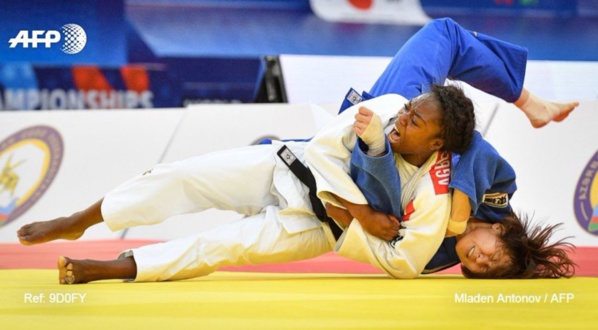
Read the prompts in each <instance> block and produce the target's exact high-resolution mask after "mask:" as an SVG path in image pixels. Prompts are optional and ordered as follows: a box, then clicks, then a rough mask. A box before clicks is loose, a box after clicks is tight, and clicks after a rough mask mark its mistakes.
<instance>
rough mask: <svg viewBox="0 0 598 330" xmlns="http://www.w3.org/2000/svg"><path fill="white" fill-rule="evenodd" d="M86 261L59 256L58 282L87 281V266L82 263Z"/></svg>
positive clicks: (75, 282) (74, 282)
mask: <svg viewBox="0 0 598 330" xmlns="http://www.w3.org/2000/svg"><path fill="white" fill-rule="evenodd" d="M82 263H83V264H84V263H85V261H82V260H72V259H69V258H67V257H62V256H61V257H58V262H57V267H58V282H59V283H60V284H81V283H87V282H89V280H88V279H87V278H86V272H85V270H84V269H85V267H82V265H81V264H82Z"/></svg>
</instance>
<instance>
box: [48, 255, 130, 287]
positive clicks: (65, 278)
mask: <svg viewBox="0 0 598 330" xmlns="http://www.w3.org/2000/svg"><path fill="white" fill-rule="evenodd" d="M57 267H58V282H59V283H60V284H82V283H87V282H92V281H99V280H114V279H119V280H126V279H134V278H135V277H136V276H137V264H136V263H135V259H133V257H126V258H121V259H115V260H107V261H101V260H90V259H85V260H74V259H70V258H67V257H59V258H58V263H57Z"/></svg>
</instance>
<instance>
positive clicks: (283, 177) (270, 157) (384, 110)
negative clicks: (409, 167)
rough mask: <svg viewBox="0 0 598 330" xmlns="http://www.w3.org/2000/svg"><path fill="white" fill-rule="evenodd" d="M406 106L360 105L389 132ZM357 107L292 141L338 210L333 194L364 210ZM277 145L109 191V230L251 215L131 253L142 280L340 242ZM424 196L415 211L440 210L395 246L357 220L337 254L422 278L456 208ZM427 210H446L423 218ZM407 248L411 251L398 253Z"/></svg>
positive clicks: (392, 98)
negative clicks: (357, 176)
mask: <svg viewBox="0 0 598 330" xmlns="http://www.w3.org/2000/svg"><path fill="white" fill-rule="evenodd" d="M405 102H406V100H405V99H404V98H403V97H401V96H398V95H385V96H381V97H379V98H376V99H373V100H370V101H366V102H363V103H361V104H360V105H365V106H368V107H370V108H371V109H372V110H374V111H376V112H377V113H378V114H379V115H380V117H381V118H382V120H383V123H389V124H390V123H391V121H392V120H391V118H392V117H394V116H396V115H397V113H398V110H399V109H400V108H401V107H402V106H403V104H404V103H405ZM357 109H358V107H353V108H350V109H347V110H346V111H345V112H344V113H343V114H342V115H340V116H339V117H338V118H336V119H334V121H333V123H331V124H330V125H329V126H327V127H325V128H324V130H322V132H320V133H318V134H317V135H316V136H315V137H314V139H313V140H312V141H311V142H309V143H305V142H289V143H285V144H286V145H287V146H288V147H289V148H290V149H291V151H292V152H293V153H294V154H295V155H296V156H297V157H298V158H299V159H300V160H302V161H303V160H304V158H306V159H307V164H308V166H309V167H310V169H311V170H312V172H313V173H314V176H315V177H316V180H317V184H318V189H319V191H320V194H319V196H320V197H321V198H322V199H323V200H324V201H326V202H332V203H335V204H337V205H338V203H337V202H336V201H335V200H334V199H332V198H331V197H330V195H329V194H326V192H332V193H334V194H336V195H338V196H341V197H343V198H345V199H347V200H349V201H351V202H353V203H361V204H364V203H366V201H365V198H364V197H363V195H362V194H361V192H360V191H359V189H357V187H356V186H355V184H354V183H353V181H352V180H351V178H350V176H349V174H348V173H349V156H350V153H351V151H352V149H353V147H354V145H355V140H356V136H355V134H354V133H353V131H352V126H353V122H354V120H353V116H354V115H355V113H356V111H357ZM280 145H281V143H280V142H275V143H274V144H272V145H262V146H250V147H245V148H240V149H234V150H228V151H220V152H214V153H210V154H207V155H203V156H199V157H195V158H190V159H187V160H184V161H180V162H175V163H171V164H161V165H158V166H156V167H155V168H154V169H153V170H152V171H151V172H150V173H147V174H145V175H141V176H138V177H135V178H133V179H131V180H129V181H128V182H125V183H124V184H123V185H121V186H120V187H118V188H116V189H115V190H113V191H112V192H110V193H108V194H107V195H106V196H105V198H104V201H103V203H102V215H103V217H104V220H105V222H106V224H107V225H108V226H109V227H110V228H111V229H112V230H119V229H122V228H127V227H131V226H137V225H148V224H155V223H159V222H161V221H163V220H165V219H166V218H168V217H170V216H174V215H178V214H185V213H191V212H199V211H202V210H206V209H208V208H216V209H223V210H233V211H237V212H239V213H242V214H246V215H248V217H246V218H244V219H241V220H239V221H236V222H233V223H230V224H226V225H224V226H221V227H218V228H215V229H212V230H209V231H206V232H203V233H198V234H196V235H193V236H191V237H188V238H183V239H178V240H173V241H169V242H166V243H161V244H156V245H150V246H145V247H141V248H138V249H134V250H130V251H126V252H125V253H124V254H123V255H133V256H134V258H135V262H136V264H137V278H136V279H135V280H136V281H161V280H175V279H185V278H191V277H197V276H202V275H207V274H209V273H211V272H213V271H215V270H216V269H217V268H218V267H220V266H229V265H244V264H260V263H274V262H289V261H295V260H303V259H308V258H313V257H316V256H318V255H321V254H323V253H325V252H328V251H331V250H332V249H333V248H334V244H335V241H334V238H333V237H332V234H331V232H330V229H329V228H328V225H327V224H323V223H322V222H320V220H318V219H317V218H316V217H315V215H314V214H313V211H312V209H311V204H310V202H309V198H308V195H307V194H308V191H307V188H306V187H305V186H304V185H303V184H302V183H301V182H300V181H299V180H298V179H297V178H296V177H295V176H294V174H293V173H292V172H290V170H289V169H288V167H287V166H286V165H285V164H284V163H283V162H282V160H280V159H279V158H278V156H277V155H276V151H278V149H280ZM304 150H305V152H306V157H304ZM402 179H403V177H402ZM406 179H408V178H406ZM422 181H426V179H425V178H424V179H422ZM428 181H429V180H428ZM421 186H422V187H428V186H429V185H427V184H422V185H421ZM418 187H419V186H418ZM420 190H421V191H422V192H421V193H417V196H416V197H418V198H417V199H416V200H417V201H418V203H420V204H421V205H423V204H426V199H427V198H431V199H432V200H433V201H434V202H433V203H431V204H426V206H425V207H421V208H420V204H417V211H418V212H420V210H421V216H416V217H414V218H413V219H412V220H413V225H412V226H410V227H409V228H408V230H407V231H408V232H409V233H407V234H406V235H405V238H404V239H403V240H402V241H399V242H396V244H395V247H394V248H393V247H392V246H391V245H390V243H388V242H384V241H381V240H379V239H376V238H374V237H372V236H370V235H368V234H366V233H365V232H364V231H363V230H362V229H361V227H360V226H359V223H358V221H353V222H352V224H351V226H349V228H348V229H347V230H346V232H345V234H344V235H343V236H342V237H341V239H340V240H339V242H338V244H337V246H336V248H335V249H336V250H337V251H338V252H339V253H341V254H342V255H346V256H348V257H350V258H353V259H356V260H361V261H367V262H370V263H372V264H373V265H375V266H377V267H380V268H381V269H384V270H385V271H387V272H388V273H389V274H390V275H391V276H394V277H398V278H412V277H415V276H417V275H418V274H419V273H420V272H421V270H423V267H424V266H425V264H426V263H427V262H428V261H429V260H430V258H431V256H432V255H433V254H434V252H435V251H436V249H437V248H438V246H439V245H440V242H441V241H442V238H443V237H444V233H445V230H446V222H447V221H448V211H449V210H450V209H449V208H448V206H449V205H450V197H446V196H445V197H446V198H445V199H448V202H447V203H446V204H447V205H443V204H442V203H438V201H439V200H440V199H438V198H434V197H435V196H429V194H426V193H424V191H429V189H427V190H426V189H423V188H422V189H420ZM443 200H444V199H443ZM428 206H429V207H430V208H437V207H438V208H439V209H438V210H437V211H433V210H432V211H429V212H427V213H426V212H424V210H425V209H427V208H428ZM444 216H445V217H446V219H444V218H443V217H444ZM412 220H410V222H411V221H412ZM415 220H417V221H415ZM416 239H417V240H418V242H417V244H415V242H414V240H416ZM404 249H411V251H401V250H404ZM422 251H423V252H422ZM429 251H431V253H428V252H429ZM381 258H382V259H388V260H381ZM420 266H421V267H420Z"/></svg>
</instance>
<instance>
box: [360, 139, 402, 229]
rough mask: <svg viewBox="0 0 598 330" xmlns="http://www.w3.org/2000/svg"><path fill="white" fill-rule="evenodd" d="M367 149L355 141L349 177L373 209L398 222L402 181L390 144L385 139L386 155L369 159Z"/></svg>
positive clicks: (400, 214)
mask: <svg viewBox="0 0 598 330" xmlns="http://www.w3.org/2000/svg"><path fill="white" fill-rule="evenodd" d="M367 150H368V146H367V145H366V144H365V143H364V142H363V141H362V140H361V139H360V138H358V139H357V145H356V148H355V149H354V150H353V153H352V154H351V163H350V172H351V178H352V179H353V181H354V182H355V183H356V184H357V186H358V187H359V189H360V190H361V192H362V193H363V195H364V196H365V198H366V200H367V201H368V204H369V205H370V206H371V207H372V208H374V209H376V210H378V211H382V212H384V213H387V214H393V215H394V216H396V217H397V218H399V219H401V217H402V212H401V178H400V176H399V172H398V171H397V168H396V166H395V159H394V155H393V152H392V151H391V149H390V144H389V143H388V140H386V150H385V153H384V154H383V155H381V156H378V157H372V156H368V155H367V154H366V152H367Z"/></svg>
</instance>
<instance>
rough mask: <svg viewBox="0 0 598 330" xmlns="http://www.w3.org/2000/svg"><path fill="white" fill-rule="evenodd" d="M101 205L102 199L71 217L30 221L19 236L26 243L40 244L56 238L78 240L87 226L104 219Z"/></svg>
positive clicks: (22, 228) (20, 230)
mask: <svg viewBox="0 0 598 330" xmlns="http://www.w3.org/2000/svg"><path fill="white" fill-rule="evenodd" d="M101 206H102V200H100V201H98V202H96V203H95V204H93V205H92V206H90V207H89V208H87V209H85V210H83V211H81V212H77V213H75V214H73V215H71V216H69V217H62V218H57V219H54V220H49V221H42V222H34V223H30V224H28V225H25V226H23V227H21V228H20V229H19V230H18V231H17V236H18V237H19V241H20V242H21V244H24V245H33V244H40V243H45V242H49V241H53V240H55V239H67V240H76V239H78V238H79V237H81V236H82V235H83V233H84V232H85V230H86V229H87V228H89V227H91V226H93V225H95V224H97V223H100V222H103V221H104V218H103V217H102V210H101Z"/></svg>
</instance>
